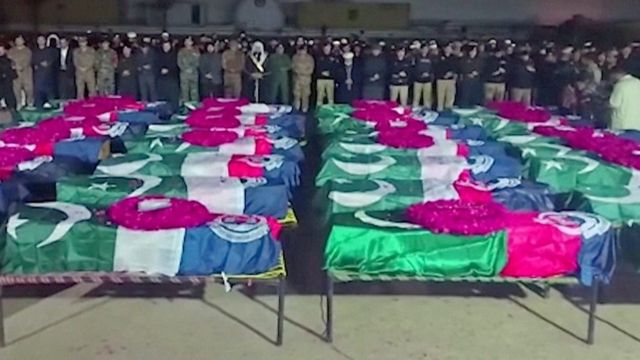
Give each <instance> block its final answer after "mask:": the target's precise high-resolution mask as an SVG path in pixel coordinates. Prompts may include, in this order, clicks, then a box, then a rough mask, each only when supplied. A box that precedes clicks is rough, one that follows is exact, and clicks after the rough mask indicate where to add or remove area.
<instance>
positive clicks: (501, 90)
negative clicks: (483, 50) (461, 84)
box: [483, 46, 507, 104]
mask: <svg viewBox="0 0 640 360" xmlns="http://www.w3.org/2000/svg"><path fill="white" fill-rule="evenodd" d="M483 77H484V80H485V83H484V102H485V104H487V103H490V102H492V101H504V95H505V93H506V91H507V85H506V84H507V60H506V59H505V58H504V52H503V51H502V49H501V48H499V47H497V46H496V47H495V48H493V50H492V52H491V54H490V55H489V56H488V57H487V59H486V61H485V64H484V71H483Z"/></svg>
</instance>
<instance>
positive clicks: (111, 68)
mask: <svg viewBox="0 0 640 360" xmlns="http://www.w3.org/2000/svg"><path fill="white" fill-rule="evenodd" d="M117 66H118V54H117V53H116V51H115V50H113V49H112V48H111V46H110V44H109V40H108V39H107V38H105V39H103V40H102V42H101V43H100V49H99V50H98V51H97V52H96V67H97V68H98V94H100V95H113V94H114V93H115V90H116V84H115V71H116V67H117Z"/></svg>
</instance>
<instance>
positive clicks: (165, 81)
mask: <svg viewBox="0 0 640 360" xmlns="http://www.w3.org/2000/svg"><path fill="white" fill-rule="evenodd" d="M198 60H199V59H198ZM157 66H158V70H159V74H158V99H159V100H162V101H167V102H168V103H169V104H171V107H172V108H173V109H174V110H177V109H178V106H179V105H180V83H179V82H178V79H179V77H180V74H179V72H180V70H179V68H178V58H177V56H176V52H175V51H174V50H173V48H172V46H171V43H170V42H169V41H165V42H163V43H162V50H161V51H160V53H159V54H158V58H157ZM180 79H181V78H180ZM183 95H184V88H183ZM187 95H189V94H187ZM199 100H200V99H197V100H195V101H199ZM184 101H192V100H189V97H188V96H187V98H186V100H184Z"/></svg>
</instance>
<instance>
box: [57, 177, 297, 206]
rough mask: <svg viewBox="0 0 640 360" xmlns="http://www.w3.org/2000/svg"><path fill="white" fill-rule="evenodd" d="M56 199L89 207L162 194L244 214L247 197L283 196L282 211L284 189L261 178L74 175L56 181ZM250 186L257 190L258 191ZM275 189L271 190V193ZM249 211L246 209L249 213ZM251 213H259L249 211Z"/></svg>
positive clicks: (284, 204) (284, 203) (284, 200)
mask: <svg viewBox="0 0 640 360" xmlns="http://www.w3.org/2000/svg"><path fill="white" fill-rule="evenodd" d="M56 188H57V200H58V201H61V202H69V203H75V204H80V205H85V206H89V207H96V208H106V207H109V206H110V205H112V204H113V203H115V202H117V201H120V200H122V199H124V198H127V197H135V196H142V195H163V196H169V197H178V198H185V199H190V200H196V201H199V202H200V203H202V204H203V205H205V206H206V207H207V208H208V209H209V211H210V212H212V213H215V214H229V215H241V214H245V213H247V210H257V209H247V203H250V204H254V203H256V201H252V202H250V201H248V200H249V199H247V197H251V198H257V197H260V196H262V197H270V196H274V194H275V195H284V196H285V198H284V199H282V200H281V201H280V202H282V203H283V204H281V205H282V206H283V207H284V210H286V188H285V187H284V185H282V186H281V188H279V189H277V188H275V187H274V186H268V185H267V180H266V179H264V178H248V179H241V178H220V177H186V178H183V177H180V176H172V177H159V176H152V175H138V174H133V175H126V176H93V177H74V178H67V179H63V180H61V181H59V182H58V183H57V184H56ZM254 189H261V190H260V191H259V192H257V193H256V192H255V191H253V190H254ZM274 192H275V193H274ZM249 213H250V212H249ZM250 214H252V215H259V214H254V213H250Z"/></svg>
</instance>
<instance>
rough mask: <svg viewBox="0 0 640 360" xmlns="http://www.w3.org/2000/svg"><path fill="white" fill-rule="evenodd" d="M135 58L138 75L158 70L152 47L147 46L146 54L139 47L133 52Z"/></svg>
mask: <svg viewBox="0 0 640 360" xmlns="http://www.w3.org/2000/svg"><path fill="white" fill-rule="evenodd" d="M135 58H136V65H137V66H138V75H141V76H142V75H152V76H155V75H156V73H157V72H158V70H157V64H156V54H155V50H154V49H152V48H149V51H147V53H146V54H145V53H143V52H142V49H139V50H138V51H137V52H136V54H135ZM176 66H177V65H176Z"/></svg>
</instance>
